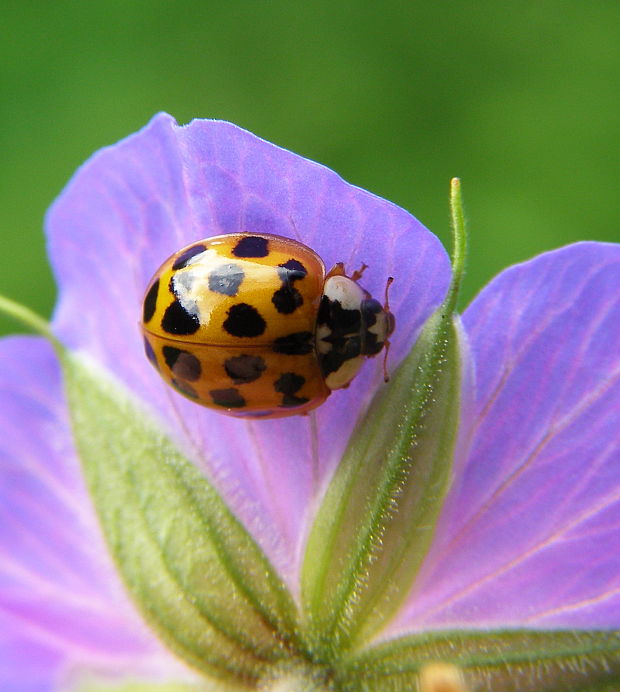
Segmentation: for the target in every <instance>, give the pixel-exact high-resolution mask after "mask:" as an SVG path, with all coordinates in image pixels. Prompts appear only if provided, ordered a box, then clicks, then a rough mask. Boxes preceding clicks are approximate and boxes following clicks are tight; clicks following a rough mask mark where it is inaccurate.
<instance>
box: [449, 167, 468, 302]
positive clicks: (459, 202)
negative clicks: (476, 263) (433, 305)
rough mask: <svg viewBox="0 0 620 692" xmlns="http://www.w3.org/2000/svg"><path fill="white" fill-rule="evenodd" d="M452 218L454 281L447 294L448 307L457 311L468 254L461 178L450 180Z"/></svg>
mask: <svg viewBox="0 0 620 692" xmlns="http://www.w3.org/2000/svg"><path fill="white" fill-rule="evenodd" d="M450 219H451V222H452V223H451V225H452V282H451V283H450V289H449V290H448V295H447V296H446V302H445V306H446V309H447V310H448V311H449V312H451V313H453V312H455V311H456V301H457V299H458V295H459V290H460V288H461V282H462V281H463V274H464V272H465V256H466V254H467V230H466V227H465V214H464V213H463V197H462V195H461V180H460V178H452V180H451V181H450Z"/></svg>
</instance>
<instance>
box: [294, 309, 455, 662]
mask: <svg viewBox="0 0 620 692" xmlns="http://www.w3.org/2000/svg"><path fill="white" fill-rule="evenodd" d="M460 384H461V353H460V334H459V328H458V322H457V321H456V320H455V319H454V318H453V316H452V314H451V313H450V312H447V310H446V306H445V305H443V306H442V307H441V308H440V309H439V310H438V311H437V312H436V313H435V314H434V315H433V316H432V317H431V318H430V319H429V320H428V322H427V323H426V325H425V327H424V329H423V330H422V333H421V335H420V337H419V338H418V341H417V343H416V345H415V347H414V348H413V350H412V351H411V353H410V354H409V356H408V357H407V358H406V359H405V361H404V362H403V363H402V364H401V365H400V367H399V368H398V370H397V371H396V372H395V374H394V375H393V377H392V380H391V381H390V383H389V386H387V387H386V388H385V389H384V390H383V392H381V393H380V394H379V395H378V397H376V398H375V400H374V401H373V403H372V405H371V407H370V409H369V410H368V412H367V414H366V415H365V417H364V420H363V421H362V422H361V423H360V424H359V425H358V426H357V428H356V431H355V433H354V434H353V437H352V438H351V440H350V443H349V445H348V447H347V450H346V452H345V454H344V457H343V459H342V461H341V462H340V465H339V466H338V468H337V470H336V472H335V474H334V477H333V479H332V481H331V483H330V485H329V487H328V489H327V492H326V494H325V497H324V498H323V501H322V503H321V506H320V508H319V510H318V513H317V516H316V519H315V522H314V524H313V526H312V529H311V531H310V535H309V538H308V542H307V547H306V554H305V560H304V563H303V568H302V574H301V585H302V603H303V607H304V611H305V612H304V614H305V617H306V626H307V628H308V630H309V632H310V635H309V637H310V640H311V641H312V645H313V647H314V652H315V655H316V656H317V657H318V658H319V659H322V660H330V659H333V658H337V656H338V652H339V651H342V650H345V649H348V648H352V647H359V646H360V645H361V644H363V642H365V641H367V640H368V639H369V638H370V637H371V636H372V635H373V634H375V633H376V632H377V631H378V630H379V629H380V628H381V627H382V626H383V625H384V624H385V623H386V622H387V621H388V620H389V619H390V618H391V616H392V615H394V614H395V612H396V611H397V610H398V608H399V606H400V605H401V604H402V602H403V600H404V599H405V597H406V596H407V594H408V592H409V590H410V588H411V585H412V582H413V580H414V578H415V575H416V574H417V571H418V569H419V567H420V565H421V563H422V560H423V559H424V556H425V555H426V552H427V550H428V547H429V545H430V542H431V539H432V537H433V532H434V529H435V525H436V522H437V518H438V515H439V512H440V509H441V507H442V503H443V500H444V498H445V495H446V492H447V489H448V485H449V481H450V471H451V463H452V456H453V449H454V446H455V444H456V439H457V433H458V422H459V401H460Z"/></svg>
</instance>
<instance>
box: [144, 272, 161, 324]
mask: <svg viewBox="0 0 620 692" xmlns="http://www.w3.org/2000/svg"><path fill="white" fill-rule="evenodd" d="M158 291H159V279H157V281H155V283H154V284H153V285H152V286H151V287H150V288H149V290H148V293H147V294H146V296H144V307H143V310H142V322H143V323H144V324H146V323H147V322H150V321H151V320H152V319H153V315H154V314H155V308H156V307H157V293H158Z"/></svg>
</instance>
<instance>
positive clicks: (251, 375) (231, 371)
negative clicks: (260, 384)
mask: <svg viewBox="0 0 620 692" xmlns="http://www.w3.org/2000/svg"><path fill="white" fill-rule="evenodd" d="M224 369H225V370H226V374H227V375H228V377H230V379H231V380H232V381H233V382H234V383H235V384H246V383H248V382H254V380H257V379H258V378H259V377H260V376H261V375H262V374H263V372H264V371H265V370H266V369H267V365H266V364H265V361H264V360H263V359H262V358H261V357H260V356H248V355H241V356H233V357H232V358H228V360H226V361H225V362H224Z"/></svg>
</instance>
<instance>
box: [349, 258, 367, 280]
mask: <svg viewBox="0 0 620 692" xmlns="http://www.w3.org/2000/svg"><path fill="white" fill-rule="evenodd" d="M367 269H368V265H367V264H366V262H362V266H361V267H360V268H359V269H356V270H355V271H354V272H353V274H351V277H350V278H351V279H353V281H358V280H359V279H361V278H362V275H363V274H364V272H365V271H366V270H367Z"/></svg>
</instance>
